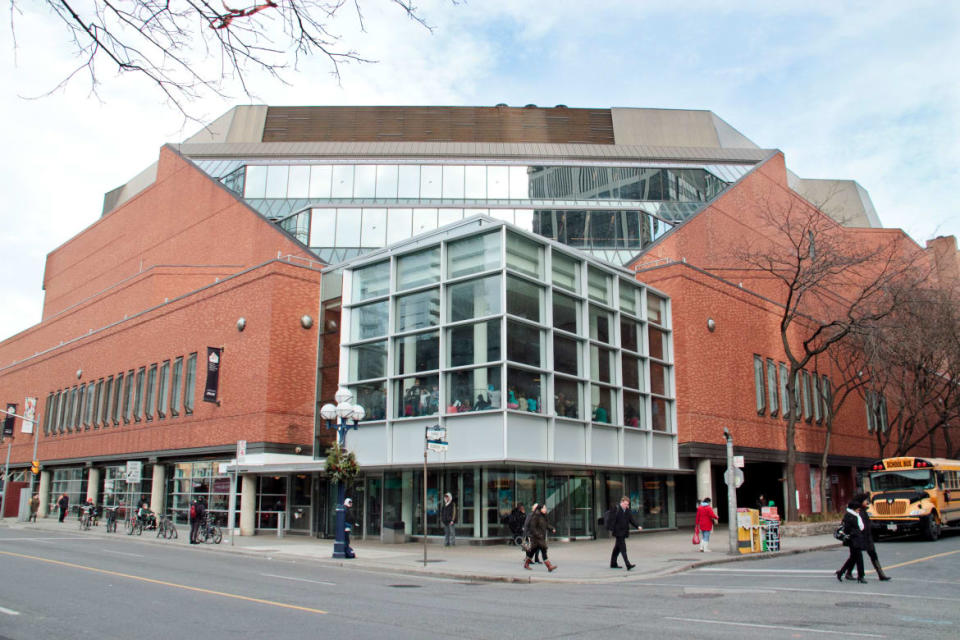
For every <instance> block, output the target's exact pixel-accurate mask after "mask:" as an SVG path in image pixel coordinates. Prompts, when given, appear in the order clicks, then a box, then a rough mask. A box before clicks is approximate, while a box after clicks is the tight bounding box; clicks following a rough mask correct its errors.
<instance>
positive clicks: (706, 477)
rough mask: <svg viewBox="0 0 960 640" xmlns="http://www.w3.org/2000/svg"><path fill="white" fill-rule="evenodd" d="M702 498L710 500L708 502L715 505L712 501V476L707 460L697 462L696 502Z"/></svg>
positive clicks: (714, 501)
mask: <svg viewBox="0 0 960 640" xmlns="http://www.w3.org/2000/svg"><path fill="white" fill-rule="evenodd" d="M704 498H710V501H711V502H713V503H714V504H716V500H714V499H713V476H712V475H711V470H710V460H709V459H708V458H703V459H701V460H697V502H699V501H700V500H703V499H704Z"/></svg>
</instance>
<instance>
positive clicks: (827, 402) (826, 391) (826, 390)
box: [820, 376, 833, 424]
mask: <svg viewBox="0 0 960 640" xmlns="http://www.w3.org/2000/svg"><path fill="white" fill-rule="evenodd" d="M820 382H821V385H820V394H821V395H822V396H823V421H824V422H826V423H827V424H829V423H830V411H831V408H832V406H833V392H832V391H831V390H830V378H828V377H827V376H823V377H822V378H820Z"/></svg>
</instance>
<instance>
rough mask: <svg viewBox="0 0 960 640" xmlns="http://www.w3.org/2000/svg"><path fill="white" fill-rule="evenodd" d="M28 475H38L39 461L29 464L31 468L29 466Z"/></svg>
mask: <svg viewBox="0 0 960 640" xmlns="http://www.w3.org/2000/svg"><path fill="white" fill-rule="evenodd" d="M30 473H32V474H33V475H37V474H38V473H40V461H39V460H34V461H33V464H31V466H30Z"/></svg>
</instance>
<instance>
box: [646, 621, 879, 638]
mask: <svg viewBox="0 0 960 640" xmlns="http://www.w3.org/2000/svg"><path fill="white" fill-rule="evenodd" d="M664 620H679V621H680V622H696V623H698V624H722V625H728V626H731V627H753V628H755V629H778V630H782V631H803V632H806V633H829V634H832V635H841V636H857V637H860V638H886V637H887V636H881V635H877V634H876V633H854V632H852V631H833V630H829V629H814V628H811V627H787V626H783V625H776V624H755V623H751V622H724V621H722V620H703V619H701V618H670V617H665V618H664Z"/></svg>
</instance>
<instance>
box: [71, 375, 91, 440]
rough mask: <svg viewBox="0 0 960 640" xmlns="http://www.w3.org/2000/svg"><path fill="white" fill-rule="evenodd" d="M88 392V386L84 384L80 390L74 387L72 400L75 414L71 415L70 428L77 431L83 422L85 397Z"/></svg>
mask: <svg viewBox="0 0 960 640" xmlns="http://www.w3.org/2000/svg"><path fill="white" fill-rule="evenodd" d="M86 391H87V385H86V384H82V385H80V388H79V389H77V387H74V388H73V393H72V394H71V395H72V396H73V397H72V398H71V400H72V401H73V412H72V413H71V414H70V426H71V427H73V428H74V429H76V430H77V431H79V430H80V425H81V423H82V422H83V396H84V395H86Z"/></svg>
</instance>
